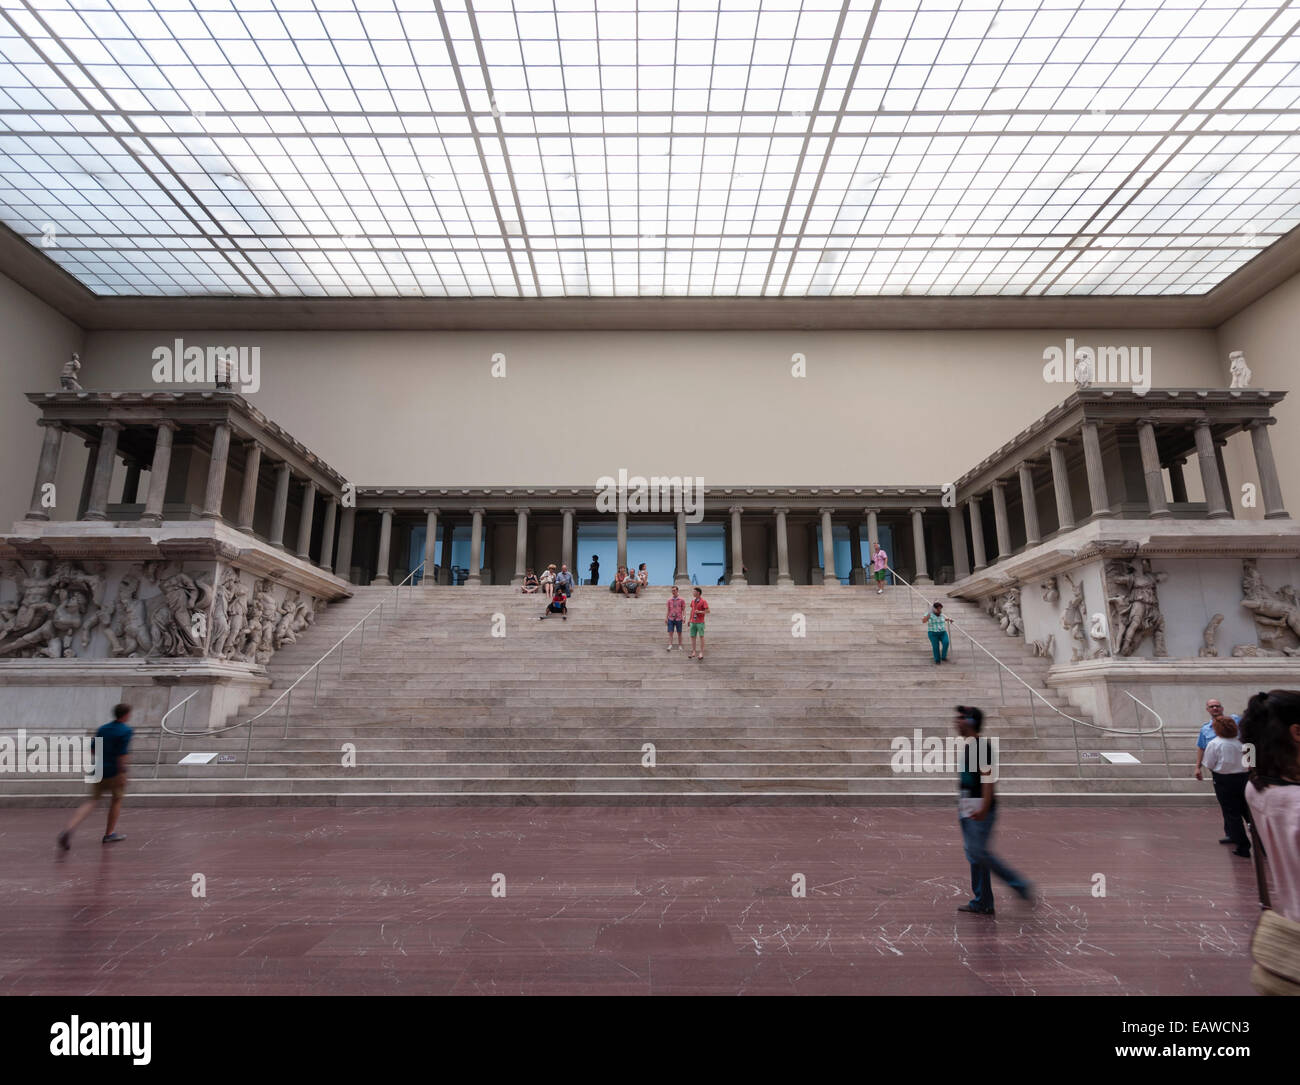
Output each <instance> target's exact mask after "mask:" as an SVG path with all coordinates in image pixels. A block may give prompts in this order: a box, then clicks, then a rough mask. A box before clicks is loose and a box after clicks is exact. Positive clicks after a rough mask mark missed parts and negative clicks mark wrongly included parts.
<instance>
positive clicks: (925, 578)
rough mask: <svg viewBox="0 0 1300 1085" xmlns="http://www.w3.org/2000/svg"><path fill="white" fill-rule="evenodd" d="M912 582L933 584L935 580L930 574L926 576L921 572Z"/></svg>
mask: <svg viewBox="0 0 1300 1085" xmlns="http://www.w3.org/2000/svg"><path fill="white" fill-rule="evenodd" d="M912 583H913V584H933V583H934V581H933V580H931V579H930V578H929V577H928V576H926V575H925V574H924V573H923V574H921V575H920V576H918V577H917V578H916V579H915V580H913V581H912Z"/></svg>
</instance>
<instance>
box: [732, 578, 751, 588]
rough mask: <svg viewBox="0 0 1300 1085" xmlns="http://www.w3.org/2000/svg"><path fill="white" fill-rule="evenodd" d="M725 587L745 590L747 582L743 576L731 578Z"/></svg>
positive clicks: (747, 585)
mask: <svg viewBox="0 0 1300 1085" xmlns="http://www.w3.org/2000/svg"><path fill="white" fill-rule="evenodd" d="M727 587H729V588H747V587H749V581H748V580H747V579H746V578H745V577H743V576H733V577H732V578H731V579H730V580H728V581H727Z"/></svg>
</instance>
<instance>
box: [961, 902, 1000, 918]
mask: <svg viewBox="0 0 1300 1085" xmlns="http://www.w3.org/2000/svg"><path fill="white" fill-rule="evenodd" d="M957 911H959V912H969V913H970V914H971V915H993V914H994V911H993V909H992V908H976V907H975V905H973V904H959V905H957Z"/></svg>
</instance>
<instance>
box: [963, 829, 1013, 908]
mask: <svg viewBox="0 0 1300 1085" xmlns="http://www.w3.org/2000/svg"><path fill="white" fill-rule="evenodd" d="M996 820H997V807H996V806H995V807H994V808H993V809H992V810H990V811H989V812H988V815H987V816H986V817H985V818H984V819H983V820H982V821H974V820H973V819H971V818H962V819H961V842H962V845H963V846H964V847H965V849H966V861H967V862H968V863H970V888H971V892H972V893H974V894H975V896H974V897H973V898H972V899H971V902H970V906H971V907H972V908H978V909H979V910H980V911H982V912H987V911H992V909H993V878H992V875H994V874H996V875H997V876H998V877H999V878H1001V879H1002V880H1003V881H1004V882H1006V883H1007V885H1009V886H1011V888H1012V889H1014V890H1015V891H1016V894H1017V895H1018V896H1020V897H1026V896H1028V895H1029V883H1028V882H1027V881H1025V879H1024V877H1023V876H1022V875H1020V874H1017V873H1016V872H1015V871H1014V870H1012V869H1011V868H1010V867H1009V866H1007V865H1006V863H1004V862H1003V861H1002V860H1001V859H999V858H998V857H997V856H996V855H994V854H993V852H992V851H990V850H989V840H990V839H991V838H992V836H993V825H994V822H995V821H996Z"/></svg>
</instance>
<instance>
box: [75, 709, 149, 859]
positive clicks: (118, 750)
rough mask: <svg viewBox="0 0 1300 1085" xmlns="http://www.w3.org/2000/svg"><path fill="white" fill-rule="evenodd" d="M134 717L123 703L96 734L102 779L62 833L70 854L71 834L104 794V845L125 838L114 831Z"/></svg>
mask: <svg viewBox="0 0 1300 1085" xmlns="http://www.w3.org/2000/svg"><path fill="white" fill-rule="evenodd" d="M130 718H131V706H130V705H129V704H120V705H117V706H115V707H114V708H113V719H112V722H111V723H106V724H104V726H103V727H101V728H100V729H99V730H98V731H96V732H95V737H96V738H97V739H100V740H101V741H102V742H103V746H102V747H101V753H100V763H99V769H100V778H99V779H98V780H96V781H95V782H94V783H93V784H91V785H90V798H88V799H87V800H86V801H85V802H83V803H82V804H81V805H80V806H78V807H77V812H76V813H75V814H73V815H72V818H71V820H70V821H69V822H68V824H67V827H66V828H65V829H64V830H63V832H61V833H59V847H61V848H62V849H63V850H64V851H67V850H68V849H69V848H70V847H72V831H73V830H74V829H75V828H76V827H77V826H78V825H80V824H81V823H82V822H83V821H85V820H86V818H88V817H90V815H91V812H92V811H93V810H94V809H95V803H97V802H98V801H99V800H100V799H101V798H103V797H104V796H105V795H108V796H109V803H108V825H107V826H106V827H105V829H104V840H103V843H105V844H116V843H117V842H118V841H119V840H125V839H126V836H125V835H124V834H122V833H119V832H115V831H114V830H116V828H117V819H118V816H119V815H120V814H121V813H122V797H123V796H124V795H125V794H126V769H127V763H128V761H129V760H130V757H129V751H130V749H131V735H132V734H134V731H133V730H132V728H130V727H128V726H127V720H129V719H130Z"/></svg>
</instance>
